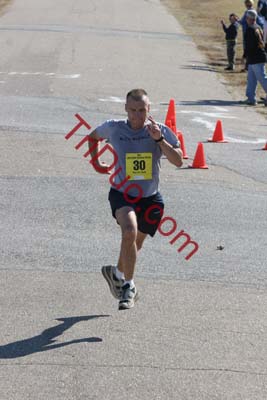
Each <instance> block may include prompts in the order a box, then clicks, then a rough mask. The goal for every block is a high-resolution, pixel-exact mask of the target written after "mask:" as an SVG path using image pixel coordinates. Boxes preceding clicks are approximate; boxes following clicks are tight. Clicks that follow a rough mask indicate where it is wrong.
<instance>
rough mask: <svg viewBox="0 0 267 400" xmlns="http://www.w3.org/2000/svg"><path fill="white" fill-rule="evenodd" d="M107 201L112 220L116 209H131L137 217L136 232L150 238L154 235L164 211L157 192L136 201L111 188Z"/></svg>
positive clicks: (161, 200)
mask: <svg viewBox="0 0 267 400" xmlns="http://www.w3.org/2000/svg"><path fill="white" fill-rule="evenodd" d="M126 197H127V198H126ZM108 199H109V202H110V206H111V210H112V215H113V217H114V218H116V216H115V213H116V211H117V210H118V209H120V208H122V207H132V208H133V210H134V211H135V213H136V216H137V224H138V230H139V231H140V232H142V233H147V234H148V235H150V236H154V235H155V233H156V231H157V229H158V226H159V224H160V221H161V218H162V215H163V210H164V203H163V199H162V196H161V194H160V193H159V192H158V193H156V194H154V195H153V196H150V197H143V198H141V199H137V198H135V197H131V196H129V195H127V196H125V195H124V194H123V193H122V192H119V191H118V190H115V189H113V188H111V189H110V192H109V196H108ZM135 199H137V201H135Z"/></svg>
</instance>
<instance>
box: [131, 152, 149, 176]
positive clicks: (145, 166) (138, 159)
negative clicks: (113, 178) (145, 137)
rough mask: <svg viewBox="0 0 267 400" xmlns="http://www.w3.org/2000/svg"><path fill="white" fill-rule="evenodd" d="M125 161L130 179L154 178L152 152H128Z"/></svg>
mask: <svg viewBox="0 0 267 400" xmlns="http://www.w3.org/2000/svg"><path fill="white" fill-rule="evenodd" d="M125 163H126V176H127V175H129V176H130V177H131V178H130V179H129V180H130V181H135V180H140V179H144V180H148V179H152V153H126V159H125Z"/></svg>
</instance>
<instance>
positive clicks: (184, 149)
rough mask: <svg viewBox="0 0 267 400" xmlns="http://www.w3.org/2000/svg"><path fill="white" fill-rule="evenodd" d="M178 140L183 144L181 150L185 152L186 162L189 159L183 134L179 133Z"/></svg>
mask: <svg viewBox="0 0 267 400" xmlns="http://www.w3.org/2000/svg"><path fill="white" fill-rule="evenodd" d="M177 138H178V140H179V141H180V143H181V150H182V152H183V158H184V159H185V160H187V159H188V155H187V154H186V148H185V144H184V135H183V134H182V132H177Z"/></svg>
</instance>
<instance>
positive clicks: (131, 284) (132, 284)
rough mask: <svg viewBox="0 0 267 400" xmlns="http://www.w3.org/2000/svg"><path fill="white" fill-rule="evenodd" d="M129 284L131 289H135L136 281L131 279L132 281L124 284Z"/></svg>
mask: <svg viewBox="0 0 267 400" xmlns="http://www.w3.org/2000/svg"><path fill="white" fill-rule="evenodd" d="M127 283H129V285H130V288H131V289H132V288H134V287H135V284H134V280H133V279H131V280H130V281H125V282H124V285H126V284H127Z"/></svg>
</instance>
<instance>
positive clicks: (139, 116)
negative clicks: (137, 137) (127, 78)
mask: <svg viewBox="0 0 267 400" xmlns="http://www.w3.org/2000/svg"><path fill="white" fill-rule="evenodd" d="M149 109H150V105H149V100H148V98H147V97H146V96H144V97H143V100H140V101H136V100H134V99H132V98H131V97H129V99H128V100H127V103H126V105H125V111H126V112H127V114H128V121H129V123H130V125H131V127H132V129H134V130H138V129H142V128H143V127H144V125H145V122H146V120H147V118H148V114H149Z"/></svg>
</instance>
